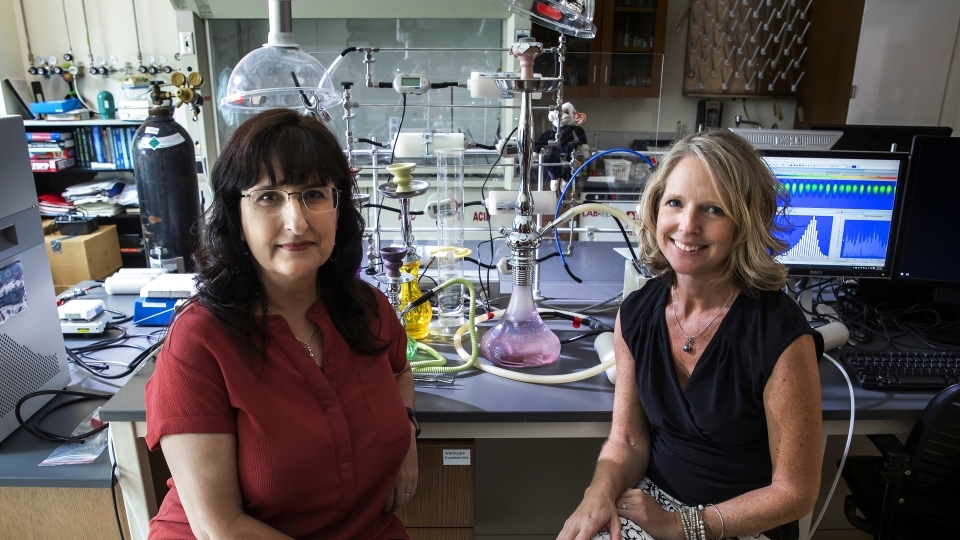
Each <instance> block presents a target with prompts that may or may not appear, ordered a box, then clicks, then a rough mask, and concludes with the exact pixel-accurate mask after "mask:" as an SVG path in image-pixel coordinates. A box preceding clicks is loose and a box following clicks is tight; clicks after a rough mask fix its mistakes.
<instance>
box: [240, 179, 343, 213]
mask: <svg viewBox="0 0 960 540" xmlns="http://www.w3.org/2000/svg"><path fill="white" fill-rule="evenodd" d="M293 195H299V196H300V202H301V203H302V204H303V207H304V208H305V209H307V210H308V211H310V212H313V213H315V214H322V213H324V212H329V211H331V210H336V209H337V201H338V200H339V198H340V197H339V195H340V190H339V189H334V188H333V186H324V187H315V188H310V189H305V190H303V191H299V192H290V191H285V190H282V189H255V190H253V191H251V192H249V193H246V194H243V195H240V196H241V197H249V198H250V200H251V201H253V210H254V211H255V212H256V213H258V214H263V215H267V216H275V215H277V214H280V213H282V212H283V211H284V210H285V209H286V208H287V205H288V204H290V197H291V196H293Z"/></svg>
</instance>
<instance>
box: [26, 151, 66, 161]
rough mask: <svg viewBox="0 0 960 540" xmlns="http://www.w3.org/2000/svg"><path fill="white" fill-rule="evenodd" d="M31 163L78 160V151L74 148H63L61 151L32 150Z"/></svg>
mask: <svg viewBox="0 0 960 540" xmlns="http://www.w3.org/2000/svg"><path fill="white" fill-rule="evenodd" d="M29 151H30V161H36V160H40V161H47V160H51V159H67V158H74V159H76V157H77V154H76V150H74V149H73V148H63V149H60V150H54V149H46V150H44V149H30V150H29Z"/></svg>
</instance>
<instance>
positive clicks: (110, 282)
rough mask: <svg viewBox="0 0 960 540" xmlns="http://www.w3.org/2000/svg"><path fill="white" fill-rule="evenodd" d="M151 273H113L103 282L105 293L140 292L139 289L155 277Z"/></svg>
mask: <svg viewBox="0 0 960 540" xmlns="http://www.w3.org/2000/svg"><path fill="white" fill-rule="evenodd" d="M156 278H157V276H156V275H151V274H114V275H112V276H110V277H108V278H107V279H106V280H105V281H104V282H103V290H104V291H106V292H107V294H140V289H142V288H143V287H145V286H146V285H147V284H149V283H150V282H151V281H153V280H154V279H156Z"/></svg>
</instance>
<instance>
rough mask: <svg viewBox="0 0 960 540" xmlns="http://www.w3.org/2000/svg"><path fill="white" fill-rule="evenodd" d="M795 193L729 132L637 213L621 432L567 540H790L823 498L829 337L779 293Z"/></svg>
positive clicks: (700, 142) (713, 138)
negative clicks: (823, 384)
mask: <svg viewBox="0 0 960 540" xmlns="http://www.w3.org/2000/svg"><path fill="white" fill-rule="evenodd" d="M786 197H787V194H786V191H785V190H784V189H783V186H782V185H781V184H780V182H779V181H778V180H777V178H776V177H775V176H774V175H773V173H772V171H771V170H770V168H769V167H767V166H766V164H765V163H764V162H763V160H762V159H761V157H760V155H759V154H758V153H757V151H756V150H754V149H753V147H752V146H750V143H748V142H747V141H746V140H744V139H743V138H741V137H739V136H738V135H736V134H734V133H731V132H730V131H727V130H714V131H708V132H705V133H697V134H695V135H691V136H689V137H686V138H685V139H682V140H680V141H678V142H677V143H676V144H674V145H673V147H672V148H671V149H670V151H669V152H667V154H666V155H665V156H663V158H662V159H661V160H660V162H659V163H658V164H657V170H656V171H655V172H654V173H653V175H652V176H651V177H650V179H649V181H648V182H647V185H646V187H645V188H644V191H643V194H642V196H641V199H640V204H639V207H638V212H637V214H638V218H639V219H638V225H637V236H638V238H639V244H640V258H641V259H642V261H643V262H644V263H645V264H646V265H647V266H648V267H649V268H650V270H651V272H652V273H653V274H654V275H655V276H656V278H655V279H653V280H650V281H649V282H647V284H646V285H644V286H643V288H641V289H640V290H638V291H636V292H634V293H632V294H631V295H630V296H629V297H627V298H626V299H624V301H623V304H622V305H621V306H620V313H619V314H618V315H617V323H616V328H615V331H614V351H615V355H616V360H617V383H616V393H615V396H614V404H613V422H612V427H611V429H610V437H609V438H608V439H607V442H606V444H604V446H603V450H601V452H600V458H599V460H598V461H597V468H596V472H595V473H594V477H593V482H591V484H590V486H589V487H588V488H587V489H586V491H585V492H584V496H583V501H582V502H581V503H580V506H579V507H578V508H577V510H576V511H575V512H574V513H573V515H572V516H570V518H569V519H568V520H567V522H566V524H565V525H564V528H563V531H562V532H561V534H560V537H559V538H560V540H589V539H590V538H594V537H595V536H594V535H597V533H598V532H600V531H601V530H602V529H606V531H604V532H602V533H600V534H599V535H598V536H599V538H603V539H611V538H612V539H614V540H620V539H621V538H624V539H631V540H651V539H657V540H671V539H675V540H683V539H687V540H690V539H693V540H707V539H713V538H751V539H756V538H759V539H762V540H763V539H769V540H790V539H796V538H797V536H798V533H799V527H798V522H797V520H798V519H799V518H800V517H802V516H804V515H806V514H808V513H809V512H811V511H812V510H813V505H814V502H815V501H816V499H817V492H818V489H819V487H820V429H821V421H822V414H823V413H822V409H821V405H820V391H819V389H820V376H819V371H818V369H817V359H818V358H820V355H821V354H823V340H822V338H821V337H820V334H818V333H817V332H815V331H814V330H811V329H810V325H809V324H808V323H807V321H806V319H805V318H804V315H803V312H802V311H801V310H800V307H799V306H797V305H796V303H794V302H793V300H791V299H790V298H789V297H788V296H787V295H786V294H785V293H784V292H783V291H781V290H780V289H781V288H782V287H783V285H784V283H785V281H786V277H787V273H786V269H785V268H784V267H783V265H781V264H780V263H778V262H777V260H776V259H775V256H776V255H778V254H780V253H783V252H784V251H785V250H786V248H787V245H786V244H785V243H784V242H782V241H781V240H779V239H778V238H777V236H776V234H775V233H777V232H779V225H778V224H777V222H776V217H777V215H778V213H780V214H782V212H783V210H782V209H784V208H786V205H787V200H786Z"/></svg>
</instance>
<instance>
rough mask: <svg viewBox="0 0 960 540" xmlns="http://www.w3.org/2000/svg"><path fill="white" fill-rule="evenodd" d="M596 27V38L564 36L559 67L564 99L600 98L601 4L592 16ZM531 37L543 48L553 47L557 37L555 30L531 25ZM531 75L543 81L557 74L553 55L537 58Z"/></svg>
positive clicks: (535, 24) (545, 54)
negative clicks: (564, 49) (541, 77)
mask: <svg viewBox="0 0 960 540" xmlns="http://www.w3.org/2000/svg"><path fill="white" fill-rule="evenodd" d="M593 21H594V24H595V25H596V26H597V36H596V37H594V38H593V39H584V38H576V37H570V36H567V56H566V61H565V62H564V66H563V96H564V99H565V100H566V98H568V97H570V98H576V97H597V96H598V95H600V69H601V67H600V56H601V55H600V50H601V46H602V44H601V36H600V31H599V30H600V25H601V23H602V21H603V3H602V2H597V6H596V9H595V10H594V13H593ZM531 35H532V36H533V37H534V38H536V39H537V41H539V42H540V43H543V46H544V47H556V46H557V42H558V40H557V38H558V37H559V34H558V33H557V31H556V30H551V29H549V28H544V27H543V26H540V25H539V24H537V23H533V26H532V30H531ZM534 71H535V72H536V73H540V74H542V75H543V76H544V77H556V76H557V75H558V74H559V73H558V62H557V55H556V54H554V53H544V54H542V55H540V57H538V58H537V62H536V64H535V68H534Z"/></svg>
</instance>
